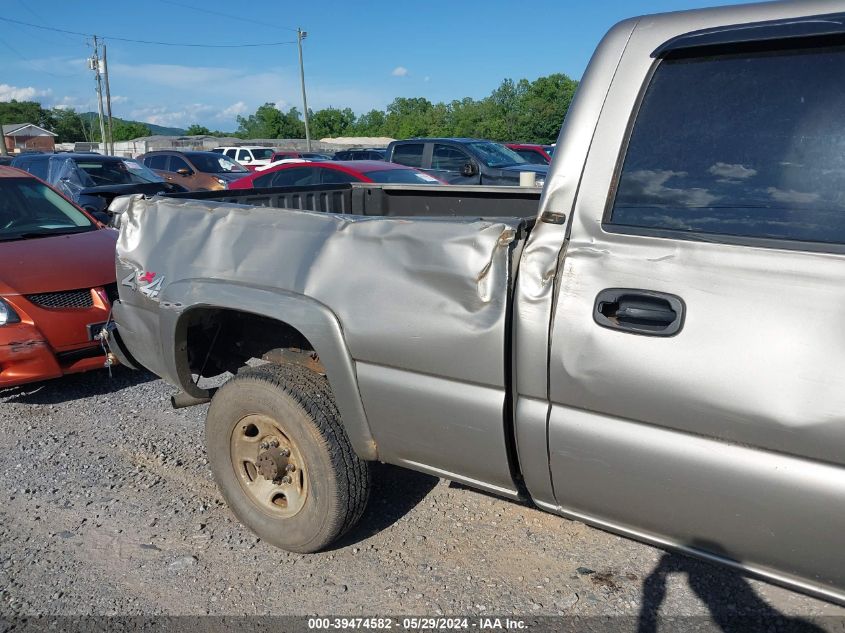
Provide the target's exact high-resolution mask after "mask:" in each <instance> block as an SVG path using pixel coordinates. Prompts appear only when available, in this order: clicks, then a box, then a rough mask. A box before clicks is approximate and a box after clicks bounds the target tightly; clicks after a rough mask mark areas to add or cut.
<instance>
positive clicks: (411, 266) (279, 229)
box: [117, 197, 522, 490]
mask: <svg viewBox="0 0 845 633" xmlns="http://www.w3.org/2000/svg"><path fill="white" fill-rule="evenodd" d="M521 226H522V221H521V220H519V219H517V218H513V219H498V218H497V219H496V220H478V219H461V218H450V219H430V218H429V219H427V218H417V219H413V220H410V219H401V218H367V217H362V216H339V215H331V214H325V213H311V212H303V211H291V210H284V209H269V208H262V207H249V206H241V205H232V204H219V203H213V202H210V201H209V202H198V201H176V200H168V199H164V198H153V199H148V200H144V199H143V198H140V197H139V198H135V199H133V200H132V201H131V202H130V203H129V204H128V208H127V211H126V213H125V214H124V217H123V222H122V228H121V235H120V239H119V242H118V249H117V257H118V277H119V279H120V280H122V279H126V278H127V277H133V278H141V277H144V276H145V275H147V277H148V278H150V277H149V273H154V277H152V279H155V280H160V281H159V284H160V285H159V288H158V290H159V291H160V292H159V294H158V295H157V296H154V297H151V296H148V295H149V292H147V293H146V294H145V293H144V289H143V288H142V287H141V286H138V288H136V290H135V291H133V290H132V289H131V287H130V286H127V285H121V288H120V293H121V302H122V304H123V305H122V307H121V310H120V313H126V312H135V313H144V312H146V313H147V314H155V313H161V312H162V311H167V313H168V316H167V318H166V319H165V320H166V321H167V322H175V319H174V314H181V313H184V312H185V311H186V310H188V309H189V308H190V307H191V306H192V305H198V304H203V303H206V302H208V301H209V299H208V298H207V297H204V296H203V293H202V292H191V291H190V290H189V289H190V288H191V286H192V285H196V284H192V282H191V280H197V281H200V280H209V279H213V280H216V281H217V282H230V283H231V284H232V286H231V287H232V288H234V290H232V292H235V293H237V287H238V286H240V287H244V288H246V287H249V288H265V289H273V290H276V291H281V292H285V293H289V294H292V295H300V296H302V297H308V298H309V300H312V301H315V302H318V303H319V304H322V305H323V306H325V307H326V308H327V309H328V310H330V311H331V312H332V313H334V314H335V315H336V317H337V320H338V322H339V324H340V327H341V329H342V332H343V337H344V341H345V345H346V347H347V349H348V353H349V355H350V357H351V359H352V360H353V361H354V362H355V363H356V365H359V366H360V365H361V364H366V366H368V367H372V368H387V369H381V370H375V369H374V370H372V371H370V372H368V376H369V380H368V382H367V389H366V390H365V391H364V390H361V392H360V393H361V395H362V397H363V407H364V412H365V413H366V417H367V423H368V424H369V428H370V429H371V430H372V434H373V437H374V438H375V442H376V444H379V436H380V435H382V436H384V437H395V435H396V432H397V431H396V429H397V428H399V427H400V426H401V425H407V431H409V432H412V433H413V435H415V436H417V435H427V436H428V438H429V440H430V441H429V442H426V443H421V444H418V445H414V444H413V443H411V442H409V443H408V444H409V446H405V447H404V449H405V450H403V451H402V454H401V460H402V461H403V462H404V463H419V464H420V465H422V466H426V467H428V468H430V469H438V470H441V471H443V472H446V473H448V474H449V475H452V476H454V477H455V478H458V479H461V478H470V479H474V478H476V477H477V475H476V471H477V469H478V466H479V465H481V464H484V468H483V469H482V472H483V473H484V476H483V479H485V480H488V482H489V483H491V484H492V485H494V486H495V487H497V488H502V489H505V490H512V489H513V488H514V486H513V483H512V481H511V476H510V469H509V464H508V459H507V454H506V446H505V443H506V438H505V433H504V412H503V408H504V393H505V340H506V328H507V326H508V324H507V317H508V301H509V298H510V285H511V281H512V280H511V256H512V251H513V248H514V243H515V240H516V236H517V234H518V232H519V229H520V227H521ZM141 283H145V282H141ZM169 288H174V289H175V288H182V290H180V291H179V293H178V296H175V295H174V294H173V293H172V292H171V291H169V290H168V289H169ZM244 297H245V301H244V304H243V309H244V310H245V311H252V310H251V309H250V304H249V301H248V299H246V297H247V293H246V292H244ZM162 305H164V306H165V308H162ZM120 313H119V314H118V318H119V320H118V326H119V327H122V323H121V314H120ZM268 316H273V317H274V318H275V317H276V315H268ZM132 320H133V322H135V323H139V322H143V323H148V319H143V318H137V317H135V318H133V319H132ZM148 327H152V326H148ZM156 327H158V328H159V329H160V331H159V332H154V331H150V332H148V333H146V335H144V334H142V333H134V334H135V337H134V340H136V341H138V343H136V345H135V346H136V347H142V344H141V343H140V342H141V341H149V340H151V339H152V340H161V342H162V350H161V352H160V353H161V355H162V356H163V357H164V361H165V362H164V364H169V365H170V367H162V365H163V363H162V362H161V361H158V362H155V363H154V364H153V365H152V368H154V369H158V370H162V373H163V374H164V376H165V377H166V378H167V379H168V380H170V381H171V382H179V379H178V377H177V376H175V373H176V371H175V365H174V364H173V361H171V360H169V359H172V358H175V357H176V354H177V351H176V350H174V349H173V345H174V341H175V336H174V332H173V331H165V329H167V330H172V329H173V327H172V326H168V327H167V328H165V327H163V325H162V324H161V323H158V324H157V325H156ZM126 338H127V337H124V339H126ZM127 346H128V347H129V348H130V349H129V351H130V352H131V353H132V354H133V355H136V358H138V359H139V361H141V362H143V360H142V359H143V357H144V355H145V354H147V353H148V351H147V350H144V349H137V350H136V349H132V347H133V344H132V343H131V342H127ZM318 351H319V350H318ZM389 370H396V371H389ZM384 376H389V380H381V379H380V377H384ZM425 376H436V377H437V378H438V381H435V382H436V384H435V383H432V388H433V391H432V392H431V395H432V397H431V398H429V399H425V398H423V399H421V400H420V402H419V403H418V404H417V406H416V407H415V409H416V410H415V412H414V415H413V416H409V417H408V418H405V419H400V418H397V417H396V416H394V415H393V414H392V413H391V411H392V405H391V404H390V403H391V402H393V401H394V400H395V395H394V394H393V391H394V390H395V385H394V381H395V380H397V377H398V379H399V380H400V381H402V382H404V383H405V388H406V389H409V390H413V384H414V383H415V381H417V380H418V379H421V378H422V377H425ZM330 379H331V376H330ZM182 382H183V383H184V377H183V379H182ZM462 383H463V385H464V386H467V385H469V386H470V387H478V388H467V389H466V391H467V393H469V394H471V395H470V396H468V397H469V398H470V399H472V398H473V397H474V398H476V401H473V402H466V401H463V400H461V403H460V406H459V407H457V409H456V410H455V411H453V412H452V415H450V411H448V410H445V409H444V407H442V406H439V405H438V406H435V400H436V399H437V398H436V393H437V391H438V390H439V391H440V392H441V393H443V390H444V389H445V391H448V390H449V388H450V386H451V387H453V388H454V389H461V388H462V387H461V384H462ZM426 384H428V383H426ZM183 387H184V384H183ZM441 404H442V403H441ZM470 410H476V411H484V412H487V413H489V412H490V411H494V412H496V415H495V416H486V415H485V416H481V415H478V416H473V419H472V420H466V419H463V417H462V415H461V414H462V412H463V411H470ZM456 433H457V434H458V435H460V436H461V437H466V439H467V440H468V441H469V442H471V443H470V444H468V445H464V448H465V449H466V448H477V451H476V453H475V454H473V455H472V459H467V460H465V463H464V464H458V463H456V461H455V460H454V459H451V458H449V459H446V458H444V457H443V452H442V451H438V450H436V449H434V448H430V447H434V446H436V445H438V444H443V443H450V442H453V440H452V439H451V438H454V437H455V434H456ZM473 440H475V444H476V445H475V446H472V442H473ZM391 445H392V443H391V442H387V444H386V445H385V449H387V452H386V453H385V452H384V451H383V450H381V447H380V450H379V458H380V459H383V460H385V461H397V460H399V459H400V457H396V458H395V459H394V456H393V455H391V451H390V446H391ZM414 446H417V447H418V449H415V448H414ZM491 464H492V465H493V466H491Z"/></svg>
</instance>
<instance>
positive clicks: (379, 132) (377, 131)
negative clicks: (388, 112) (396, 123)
mask: <svg viewBox="0 0 845 633" xmlns="http://www.w3.org/2000/svg"><path fill="white" fill-rule="evenodd" d="M384 121H385V114H384V112H382V111H381V110H370V111H369V112H367V113H366V114H362V115H361V116H359V117H358V119H357V120H356V121H355V124H354V125H353V126H352V127H351V129H350V130H349V135H350V136H385V135H386V134H385V131H384Z"/></svg>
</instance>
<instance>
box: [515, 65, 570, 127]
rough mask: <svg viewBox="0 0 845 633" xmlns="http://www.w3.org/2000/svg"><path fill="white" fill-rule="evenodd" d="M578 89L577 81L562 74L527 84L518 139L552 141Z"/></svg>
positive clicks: (520, 107)
mask: <svg viewBox="0 0 845 633" xmlns="http://www.w3.org/2000/svg"><path fill="white" fill-rule="evenodd" d="M577 88H578V82H577V81H575V80H574V79H571V78H569V77H567V76H566V75H564V74H561V73H556V74H554V75H549V76H548V77H540V78H539V79H537V80H535V81H533V82H531V83H530V84H528V85H527V87H526V90H525V92H524V93H523V94H522V95H521V98H520V105H519V128H518V132H519V137H518V138H519V140H525V141H529V142H534V143H551V142H553V141H554V140H555V139H556V138H557V135H558V132H560V126H561V124H562V123H563V119H564V118H565V117H566V112H567V111H568V110H569V105H570V104H571V103H572V98H573V97H574V96H575V90H576V89H577Z"/></svg>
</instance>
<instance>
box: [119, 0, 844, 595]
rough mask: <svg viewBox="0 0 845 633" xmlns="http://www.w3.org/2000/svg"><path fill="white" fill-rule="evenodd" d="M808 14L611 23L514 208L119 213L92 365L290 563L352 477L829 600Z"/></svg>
mask: <svg viewBox="0 0 845 633" xmlns="http://www.w3.org/2000/svg"><path fill="white" fill-rule="evenodd" d="M835 6H838V4H837V3H835V2H828V1H827V0H806V1H804V2H800V3H765V4H760V5H746V6H740V7H723V8H719V9H712V10H703V11H690V12H682V13H677V14H666V15H658V16H646V17H642V18H636V19H632V20H628V21H625V22H622V23H620V24H618V25H617V26H616V27H614V28H613V29H612V30H611V31H610V32H609V33H608V34H607V35H606V36H605V38H604V40H603V41H602V43H601V45H600V46H599V48H598V50H597V51H596V53H595V55H594V57H593V59H592V61H591V63H590V66H589V69H588V71H587V73H586V74H585V75H584V78H583V80H582V82H581V84H580V86H579V89H578V93H577V95H576V97H575V99H574V101H573V102H572V105H571V107H570V109H569V112H568V114H567V118H566V121H565V122H564V125H563V128H562V130H561V133H560V137H559V139H558V143H557V151H556V152H555V157H554V160H553V163H552V165H551V168H550V172H549V177H548V179H547V180H546V184H545V187H544V189H543V191H542V197H541V199H540V200H539V204H537V197H538V196H539V195H540V194H539V191H536V190H533V191H532V190H527V191H526V190H520V189H518V188H511V189H510V190H507V191H495V192H494V191H489V190H487V191H485V190H484V188H481V189H474V188H471V187H464V188H446V187H443V188H439V187H424V188H423V187H408V186H402V187H394V186H383V187H377V186H358V185H353V186H339V187H335V188H327V189H319V188H318V189H302V190H292V189H288V190H278V191H277V190H270V191H251V192H244V193H243V194H237V195H235V194H233V193H232V192H222V193H214V194H200V195H199V196H198V197H199V198H201V199H198V200H189V199H185V197H180V198H176V197H171V198H168V197H154V198H151V199H146V198H143V197H136V198H133V199H128V200H125V201H123V202H122V204H123V205H124V206H125V211H124V212H123V213H122V214H121V216H122V220H121V233H120V238H119V241H118V248H117V278H118V282H119V286H120V288H119V290H120V301H118V302H116V303H115V305H114V317H115V320H116V322H117V330H116V332H115V335H114V337H113V339H112V341H111V344H112V346H113V350H114V352H115V354H116V355H117V356H118V357H120V358H121V360H123V361H125V362H126V363H129V364H132V365H136V366H144V367H147V368H148V369H150V370H152V371H153V372H155V373H157V374H158V375H160V376H162V377H164V378H165V379H166V380H168V381H169V382H171V383H173V384H174V385H177V386H178V387H179V388H180V389H181V393H180V395H178V396H177V397H176V404H177V405H179V406H182V405H188V404H193V403H200V402H207V401H208V400H209V399H210V400H211V404H210V406H209V409H208V414H207V417H206V445H207V449H208V456H209V463H210V464H211V468H212V471H213V473H214V477H215V480H216V481H217V484H218V486H219V487H220V489H221V491H222V493H223V495H224V497H225V498H226V501H227V502H228V504H229V506H230V507H231V508H232V511H233V512H234V513H235V514H236V515H237V516H238V517H239V518H240V519H241V520H242V521H243V522H244V523H245V524H246V525H248V526H249V527H250V528H251V529H252V530H253V531H254V532H255V533H256V534H258V535H259V536H260V537H261V538H262V539H264V540H266V541H267V542H269V543H272V544H275V545H278V546H281V547H284V548H287V549H289V550H293V551H298V552H313V551H317V550H319V549H321V548H324V547H326V546H328V544H330V543H331V542H333V541H334V540H335V539H337V538H338V537H339V536H340V535H341V534H343V533H344V532H345V531H346V530H348V529H349V528H350V527H351V526H352V525H354V524H355V522H356V521H357V519H358V517H360V515H361V513H362V512H363V509H364V507H365V504H366V500H367V495H368V493H369V483H370V482H369V477H370V473H369V468H368V462H370V461H374V460H380V461H383V462H389V463H392V464H398V465H402V466H406V467H409V468H413V469H416V470H420V471H424V472H428V473H433V474H435V475H439V476H442V477H446V478H449V479H454V480H456V481H460V482H463V483H465V484H468V485H471V486H475V487H478V488H481V489H484V490H487V491H490V492H493V493H495V494H499V495H503V496H506V497H509V498H513V499H523V500H527V501H530V502H532V503H534V504H536V505H537V506H539V507H541V508H543V509H545V510H548V511H550V512H555V513H557V514H560V515H563V516H566V517H570V518H573V519H576V520H581V521H585V522H588V523H590V524H593V525H596V526H600V527H602V528H604V529H608V530H613V531H615V532H618V533H620V534H624V535H627V536H629V537H632V538H637V539H642V540H646V541H649V542H651V543H655V544H657V545H659V546H661V547H666V548H671V549H674V550H679V551H682V552H685V553H688V554H692V555H696V556H700V557H703V558H706V559H708V560H713V561H718V562H720V563H723V564H726V565H730V566H733V567H736V568H739V569H742V570H744V571H745V572H750V573H753V574H757V575H760V576H763V577H765V578H768V579H770V580H772V581H775V582H780V583H784V584H787V585H789V586H791V587H794V588H798V589H801V590H803V591H807V592H811V593H814V594H816V595H819V596H823V597H825V598H828V599H831V600H836V601H839V602H845V553H843V552H845V550H844V549H843V548H842V543H843V534H845V419H843V412H844V411H845V389H843V388H842V386H843V384H845V364H843V363H842V357H843V355H845V344H844V343H843V340H842V336H841V335H839V334H838V333H839V332H841V330H842V327H841V323H842V306H843V305H845V301H843V297H842V283H841V282H842V279H843V278H845V257H844V256H843V255H845V250H843V249H845V221H843V220H842V218H845V199H844V198H843V197H842V195H841V192H842V191H843V190H845V181H843V174H845V154H843V153H842V152H840V151H838V150H837V151H833V150H831V149H830V148H832V147H839V146H840V145H841V144H842V143H845V133H843V127H842V125H841V121H840V120H839V119H840V118H839V117H836V116H833V115H830V116H828V114H830V113H835V112H836V109H835V107H834V106H835V104H841V103H842V102H843V99H845V74H843V73H845V70H843V69H845V47H843V45H842V42H843V41H845V18H843V15H842V14H836V15H833V14H831V12H832V11H833V9H832V7H835ZM840 10H841V8H840ZM761 26H764V27H765V28H759V27H761ZM831 38H832V39H831ZM784 82H789V83H788V87H785V84H784ZM795 94H801V95H806V100H805V99H804V98H802V99H801V100H797V99H794V95H795ZM808 104H817V105H818V107H815V106H814V107H809V105H808ZM714 129H718V130H719V133H718V134H714V133H713V130H714ZM834 144H839V145H834ZM679 147H683V148H684V151H678V148H679ZM236 201H240V202H246V203H248V204H235V203H234V202H236ZM279 207H284V208H279ZM528 216H530V217H528ZM534 218H536V221H535V220H534ZM251 359H265V361H268V362H265V363H264V364H261V365H260V366H255V365H256V363H255V362H250V363H249V365H248V361H250V360H251ZM224 372H232V373H233V374H235V375H234V376H233V377H232V378H230V379H229V380H228V381H227V382H226V383H225V384H223V385H222V386H221V387H220V388H219V390H216V391H214V392H212V391H210V390H207V389H206V388H205V387H204V384H207V383H204V379H205V378H206V377H213V376H217V375H219V374H222V373H224Z"/></svg>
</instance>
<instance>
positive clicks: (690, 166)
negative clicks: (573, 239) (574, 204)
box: [606, 45, 845, 244]
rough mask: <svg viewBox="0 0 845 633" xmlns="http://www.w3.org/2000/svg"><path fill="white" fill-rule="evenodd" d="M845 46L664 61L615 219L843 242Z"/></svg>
mask: <svg viewBox="0 0 845 633" xmlns="http://www.w3.org/2000/svg"><path fill="white" fill-rule="evenodd" d="M844 112H845V46H842V45H835V46H825V47H812V48H811V47H806V48H791V49H788V50H762V51H761V50H756V51H754V52H746V53H742V52H734V53H726V54H720V55H710V56H691V55H689V54H687V55H685V56H683V57H677V58H674V59H672V58H669V59H665V60H662V61H661V62H660V64H659V66H658V67H657V69H656V71H655V73H654V75H653V78H652V80H651V83H650V85H649V86H648V89H647V90H646V92H645V94H644V97H643V100H642V104H641V107H640V109H639V112H638V114H637V117H636V121H635V123H634V126H633V130H632V133H631V136H630V140H629V143H628V147H627V152H626V154H625V158H624V162H623V166H622V169H621V174H620V176H619V180H618V184H617V190H616V195H615V199H614V202H613V205H612V209H611V212H610V218H609V222H608V223H607V224H606V226H608V225H609V226H608V228H609V230H613V227H614V226H618V227H638V228H643V229H650V230H654V229H658V230H662V231H672V232H679V233H684V232H686V233H705V234H715V235H729V236H743V237H753V238H769V239H783V240H797V241H805V242H822V243H839V244H843V243H845V116H843V113H844Z"/></svg>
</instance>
